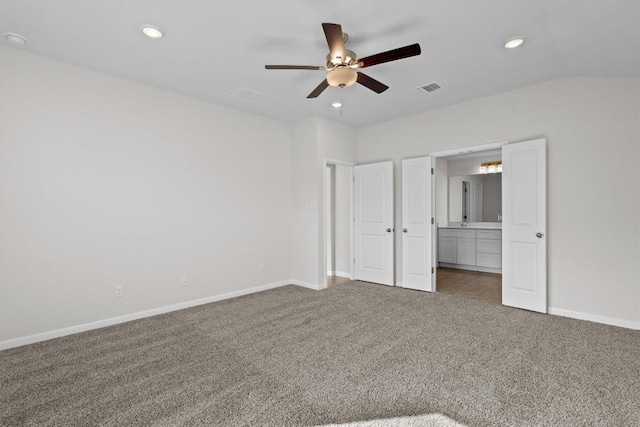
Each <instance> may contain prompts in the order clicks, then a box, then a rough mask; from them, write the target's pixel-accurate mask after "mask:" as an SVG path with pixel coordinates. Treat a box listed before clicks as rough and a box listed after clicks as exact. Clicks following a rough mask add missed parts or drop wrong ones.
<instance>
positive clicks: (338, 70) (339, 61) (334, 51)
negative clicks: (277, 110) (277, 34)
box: [264, 23, 421, 98]
mask: <svg viewBox="0 0 640 427" xmlns="http://www.w3.org/2000/svg"><path fill="white" fill-rule="evenodd" d="M322 29H323V30H324V35H325V36H326V38H327V43H328V44H329V54H328V55H327V65H326V66H325V67H322V66H313V65H265V66H264V67H265V68H266V69H267V70H319V71H329V72H328V73H327V77H326V78H325V79H324V80H323V81H322V83H320V84H319V85H318V87H316V88H315V89H314V90H313V91H312V92H311V93H310V94H309V95H307V98H317V97H318V96H319V95H320V94H321V93H322V92H323V91H324V90H325V89H326V88H327V87H329V86H334V87H342V88H344V87H349V86H351V85H353V84H354V83H356V82H357V83H360V84H361V85H362V86H365V87H367V88H369V89H371V90H372V91H374V92H376V93H382V92H384V91H385V90H387V89H389V86H387V85H385V84H383V83H380V82H379V81H377V80H376V79H374V78H371V77H369V76H367V75H366V74H364V73H361V72H360V71H356V70H359V69H361V68H366V67H371V66H372V65H378V64H383V63H385V62H391V61H397V60H398V59H403V58H409V57H411V56H416V55H420V52H421V51H420V45H419V44H418V43H415V44H412V45H409V46H405V47H400V48H398V49H393V50H389V51H387V52H382V53H378V54H376V55H371V56H367V57H366V58H362V59H358V58H357V56H356V54H355V52H353V51H351V50H348V49H346V48H345V44H346V42H347V40H348V39H349V36H348V35H347V33H343V32H342V27H341V26H340V25H339V24H329V23H323V24H322Z"/></svg>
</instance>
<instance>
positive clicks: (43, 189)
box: [0, 47, 292, 341]
mask: <svg viewBox="0 0 640 427" xmlns="http://www.w3.org/2000/svg"><path fill="white" fill-rule="evenodd" d="M0 64H2V65H1V66H0V153H1V155H0V341H4V340H8V339H13V338H17V337H24V336H28V335H31V334H36V333H40V332H46V331H51V330H55V329H58V328H64V327H68V326H73V325H79V324H83V323H86V322H91V321H96V320H100V319H106V318H111V317H115V316H120V315H125V314H129V313H134V312H138V311H142V310H147V309H151V308H156V307H161V306H166V305H170V304H175V303H179V302H183V301H189V300H193V299H197V298H203V297H208V296H213V295H219V294H223V293H226V292H230V291H237V290H241V289H245V288H250V287H254V286H257V285H262V284H268V283H272V282H277V281H282V280H286V279H289V278H290V273H291V247H290V241H291V223H292V214H291V176H290V148H291V133H290V126H289V125H287V124H285V123H281V122H277V121H274V120H270V119H266V118H262V117H258V116H254V115H250V114H246V113H242V112H239V111H235V110H231V109H228V108H223V107H219V106H215V105H212V104H210V103H206V102H202V101H198V100H194V99H190V98H187V97H184V96H180V95H176V94H174V93H170V92H166V91H162V90H158V89H155V88H151V87H147V86H143V85H140V84H136V83H133V82H129V81H125V80H121V79H118V78H114V77H111V76H107V75H104V74H100V73H96V72H93V71H89V70H85V69H81V68H78V67H74V66H70V65H66V64H63V63H61V62H56V61H53V60H49V59H46V58H43V57H38V56H34V55H30V54H26V53H24V52H19V51H17V50H15V49H7V48H2V47H0ZM259 263H265V264H266V272H264V273H258V269H257V266H258V264H259ZM185 273H186V274H188V277H189V284H188V286H185V287H182V286H179V280H180V276H181V275H182V274H185ZM116 285H124V287H125V290H124V292H125V296H124V297H123V298H115V297H114V287H115V286H116Z"/></svg>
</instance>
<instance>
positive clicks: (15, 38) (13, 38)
mask: <svg viewBox="0 0 640 427" xmlns="http://www.w3.org/2000/svg"><path fill="white" fill-rule="evenodd" d="M4 37H5V38H6V39H7V40H8V41H9V43H11V44H12V45H14V46H24V45H25V44H27V39H26V38H24V37H23V36H21V35H20V34H15V33H5V34H4Z"/></svg>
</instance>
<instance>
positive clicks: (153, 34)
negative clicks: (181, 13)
mask: <svg viewBox="0 0 640 427" xmlns="http://www.w3.org/2000/svg"><path fill="white" fill-rule="evenodd" d="M142 32H143V33H144V35H145V36H147V37H149V38H150V39H161V38H162V37H164V33H163V32H162V31H160V29H159V28H156V27H152V26H151V25H145V26H144V27H142Z"/></svg>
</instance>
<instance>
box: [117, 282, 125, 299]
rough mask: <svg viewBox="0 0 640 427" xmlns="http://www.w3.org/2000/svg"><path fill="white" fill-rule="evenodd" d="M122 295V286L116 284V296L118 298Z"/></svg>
mask: <svg viewBox="0 0 640 427" xmlns="http://www.w3.org/2000/svg"><path fill="white" fill-rule="evenodd" d="M123 296H124V286H122V285H118V286H116V298H120V297H123Z"/></svg>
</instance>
